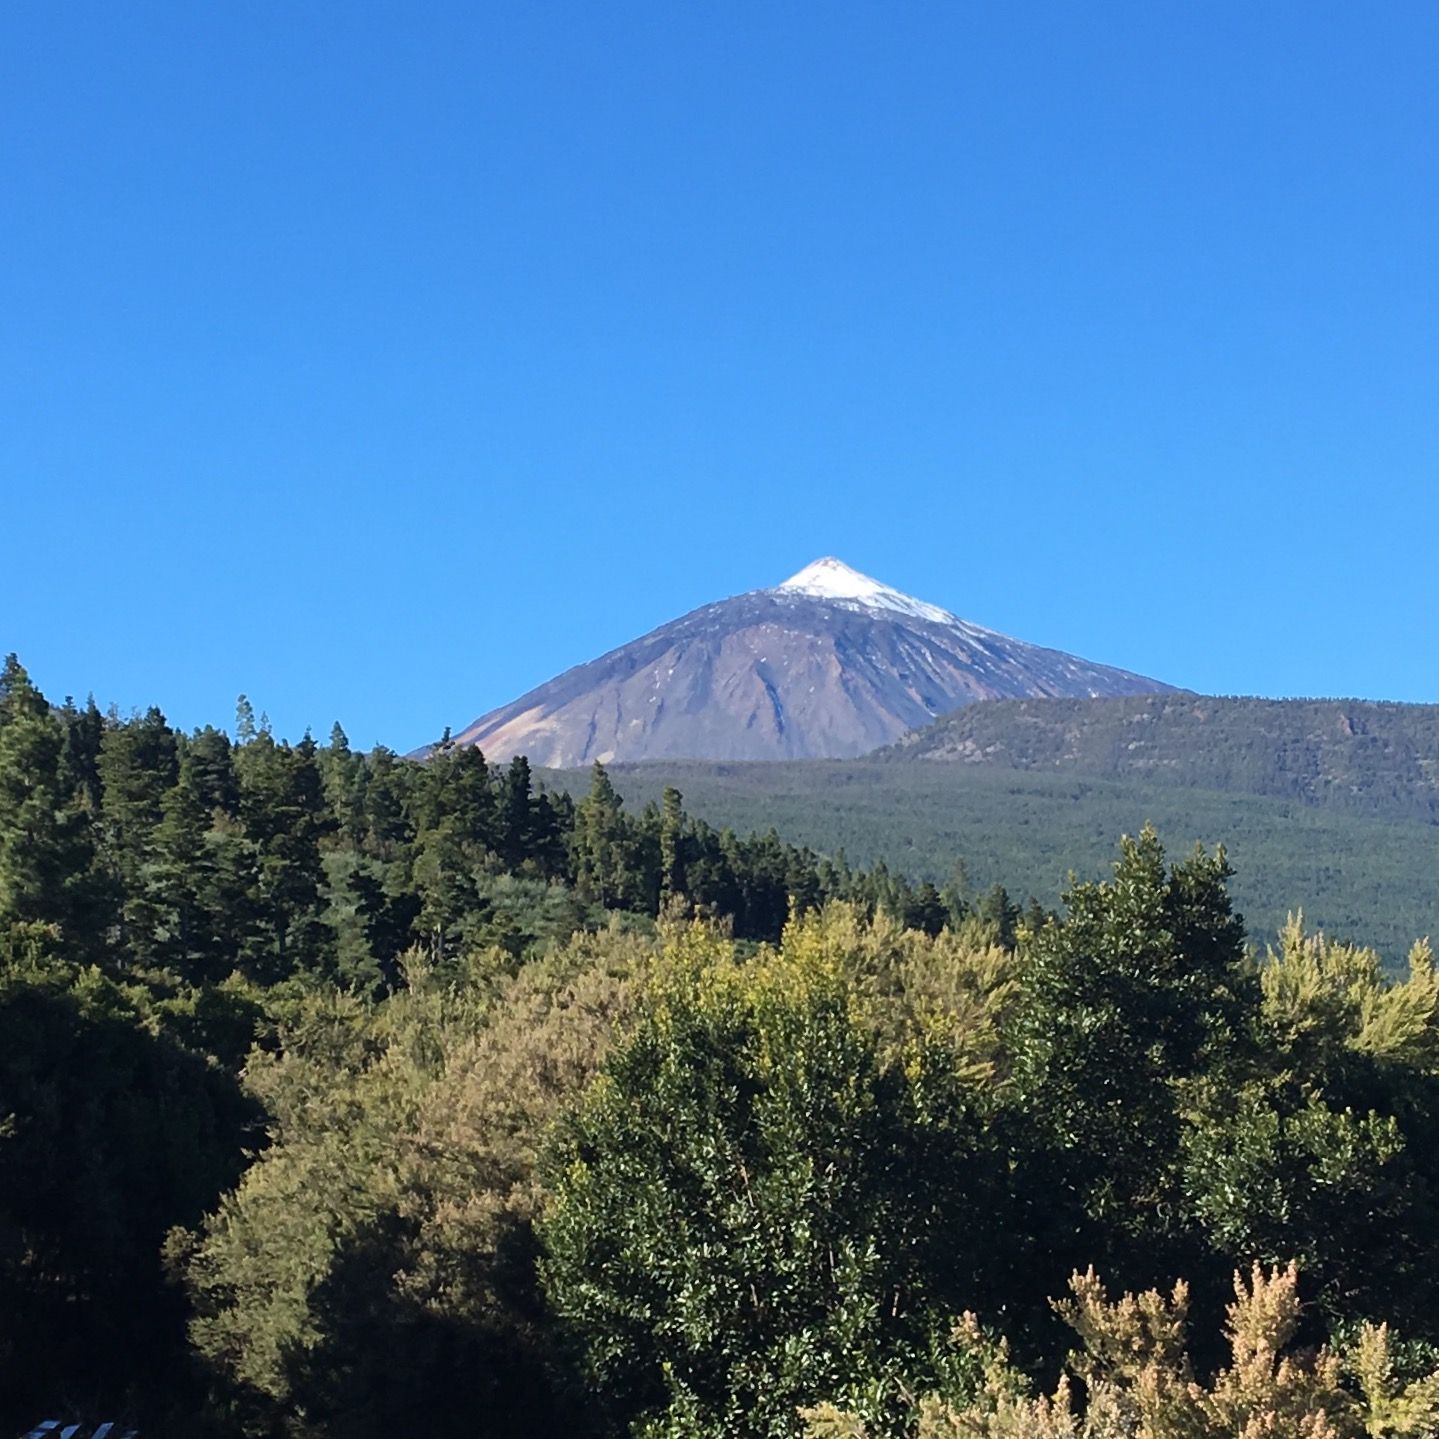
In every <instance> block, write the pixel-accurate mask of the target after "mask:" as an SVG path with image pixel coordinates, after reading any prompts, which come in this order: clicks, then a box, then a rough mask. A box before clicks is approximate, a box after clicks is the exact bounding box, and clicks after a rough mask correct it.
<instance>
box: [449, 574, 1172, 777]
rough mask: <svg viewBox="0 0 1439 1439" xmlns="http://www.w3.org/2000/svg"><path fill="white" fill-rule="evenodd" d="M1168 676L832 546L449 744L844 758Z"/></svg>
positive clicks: (563, 764) (538, 759) (1152, 685)
mask: <svg viewBox="0 0 1439 1439" xmlns="http://www.w3.org/2000/svg"><path fill="white" fill-rule="evenodd" d="M1171 689H1172V686H1170V685H1166V684H1161V683H1159V682H1158V681H1157V680H1150V679H1145V678H1143V676H1141V675H1134V674H1129V673H1128V672H1127V671H1125V670H1117V669H1111V668H1109V667H1108V666H1107V665H1096V664H1091V663H1090V662H1089V661H1088V660H1082V659H1076V658H1075V657H1074V656H1073V655H1067V654H1063V653H1061V652H1060V651H1058V650H1048V649H1041V648H1040V647H1039V646H1037V645H1031V644H1026V643H1024V641H1022V640H1015V639H1010V638H1009V637H1008V636H1006V635H1001V634H997V633H996V632H995V631H993V630H987V629H982V628H981V627H980V626H979V625H974V624H970V623H969V622H968V621H967V620H962V619H960V618H959V617H958V616H957V615H953V614H951V613H950V612H949V611H948V610H945V609H941V608H940V607H939V606H938V605H932V604H927V603H926V602H925V601H924V600H918V599H915V598H914V597H913V596H911V595H907V594H904V593H902V592H901V591H899V590H896V589H892V588H891V587H890V586H889V585H885V584H881V583H880V582H879V581H878V580H874V579H871V578H870V577H869V576H868V575H862V574H860V573H859V571H858V570H853V569H851V568H850V567H849V566H848V565H846V564H844V563H842V562H841V561H840V560H837V559H833V558H831V557H828V556H826V557H825V558H824V559H819V560H816V561H815V562H814V563H813V564H810V565H806V566H805V567H804V569H802V570H801V571H800V572H799V573H798V574H797V575H793V576H791V578H789V579H787V580H786V581H785V582H784V583H783V584H781V585H776V586H775V587H774V588H773V589H767V590H752V591H750V592H749V593H748V594H743V595H736V596H734V597H733V598H732V599H727V600H720V601H718V602H717V603H716V604H711V605H704V606H703V607H701V608H700V609H697V610H692V611H691V612H690V613H689V614H687V615H684V616H682V617H681V618H680V619H677V620H672V621H671V622H670V623H669V624H666V625H661V626H660V627H659V629H657V630H651V631H650V633H649V634H647V635H643V636H642V637H641V638H639V639H637V640H632V641H631V642H630V643H629V644H627V645H622V646H621V647H620V648H619V649H617V650H611V651H610V653H609V654H607V655H601V656H600V658H599V659H596V660H591V661H590V662H589V663H588V664H582V665H577V666H576V667H575V668H574V669H571V670H566V671H565V673H564V674H562V675H559V676H557V677H556V678H555V679H552V680H550V681H548V682H547V683H545V684H542V685H540V686H539V688H538V689H533V690H531V691H530V692H529V693H528V694H526V695H522V696H521V697H520V698H519V699H517V700H515V701H513V702H512V703H511V704H507V705H504V706H502V707H501V708H500V709H497V710H491V711H490V713H489V714H486V715H482V716H481V717H480V718H479V719H477V720H476V721H475V722H474V723H473V724H471V725H470V726H468V727H467V728H466V729H464V730H463V731H462V732H461V733H460V734H458V735H456V736H455V741H456V743H458V744H474V745H479V746H480V748H481V749H482V750H484V752H485V754H486V755H487V756H488V757H490V758H492V759H496V760H507V759H510V758H512V757H513V756H515V755H518V754H523V755H527V756H528V757H529V759H530V762H531V763H532V764H536V765H544V766H547V767H552V768H557V769H567V768H572V767H575V766H580V765H587V764H589V763H591V762H592V761H594V760H600V761H602V762H603V763H606V764H608V763H609V762H610V761H612V760H620V761H624V760H648V759H735V760H739V759H841V758H848V757H851V756H854V755H860V754H864V753H866V752H867V751H869V750H872V749H875V748H877V747H878V746H880V745H884V744H890V743H892V742H893V741H895V740H897V739H898V738H899V737H900V736H901V735H902V734H904V733H905V732H906V731H908V730H911V729H913V728H915V726H917V725H923V724H928V723H929V721H930V720H932V719H933V718H934V717H935V716H936V715H939V714H943V713H945V712H946V711H948V710H953V709H958V708H959V707H960V706H961V705H967V704H972V703H973V702H974V701H976V700H986V699H1023V698H1040V697H1045V696H1050V697H1069V698H1083V697H1089V696H1097V695H1128V694H1152V693H1161V692H1167V691H1169V690H1171Z"/></svg>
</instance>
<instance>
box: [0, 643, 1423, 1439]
mask: <svg viewBox="0 0 1439 1439" xmlns="http://www.w3.org/2000/svg"><path fill="white" fill-rule="evenodd" d="M1115 844H1116V851H1115V853H1116V857H1115V859H1114V862H1113V865H1112V870H1111V873H1110V876H1109V877H1108V878H1106V879H1102V880H1076V881H1074V883H1073V884H1072V885H1071V887H1070V888H1069V890H1068V891H1067V892H1066V894H1065V895H1064V896H1063V901H1062V904H1061V905H1060V907H1059V908H1057V909H1054V910H1049V909H1046V908H1044V907H1043V906H1041V905H1040V904H1038V903H1035V902H1030V903H1028V904H1026V905H1023V906H1021V905H1020V904H1017V903H1016V902H1015V901H1014V900H1013V899H1012V898H1011V896H1010V894H1009V893H1008V892H1007V891H1006V890H1005V889H1004V888H1002V887H1000V886H997V885H996V886H992V887H990V888H989V889H987V890H985V891H984V892H983V893H981V894H974V893H972V892H971V891H970V889H969V887H968V886H967V885H966V884H965V883H964V882H963V880H962V877H956V878H955V879H954V880H953V881H952V882H950V883H948V884H945V885H939V884H937V883H931V882H926V881H923V880H921V881H918V882H914V881H911V880H909V879H906V878H905V877H903V876H901V875H899V874H897V873H892V872H891V871H890V870H889V869H887V868H885V867H884V866H882V865H877V866H874V867H869V868H864V867H857V866H853V865H851V864H849V863H847V862H846V861H845V859H844V856H843V854H842V853H840V852H838V851H837V850H836V851H835V852H833V853H828V852H827V853H823V854H821V853H817V852H816V851H815V850H814V849H810V848H806V847H803V846H798V845H794V844H790V843H786V842H785V841H784V840H782V839H781V838H780V837H779V836H778V835H776V834H775V833H774V832H772V831H771V832H768V833H760V834H753V835H748V836H745V835H740V834H736V833H735V832H733V831H731V830H728V829H716V828H714V827H712V826H711V825H709V824H707V823H705V822H704V820H703V819H701V818H698V817H695V816H692V815H690V814H688V813H687V812H686V810H685V808H684V803H683V800H682V797H681V795H680V794H679V793H678V792H677V791H676V790H675V789H673V788H668V789H666V790H665V791H664V792H663V793H662V794H661V795H660V796H659V798H658V799H657V800H656V801H655V802H653V803H649V804H646V805H645V806H644V807H643V808H641V809H639V810H638V811H636V812H631V811H630V810H628V809H627V808H626V807H625V806H624V805H623V804H622V803H621V800H620V798H619V796H618V794H617V793H616V790H615V788H614V786H613V784H612V783H611V779H610V776H608V775H607V774H606V773H605V771H604V770H603V768H601V767H598V766H597V767H596V768H595V770H594V772H593V774H592V775H591V777H590V780H589V785H588V789H587V791H585V792H584V793H583V794H582V795H579V796H578V797H572V796H571V795H570V794H569V793H567V792H565V791H564V790H562V789H558V788H553V787H549V786H547V785H546V784H544V783H542V782H541V781H539V780H537V778H536V777H535V776H534V775H532V773H531V772H530V769H529V766H528V765H527V764H526V763H525V761H524V760H523V759H518V760H515V761H513V762H511V763H510V764H508V765H505V766H492V765H490V764H488V763H487V762H486V760H485V759H484V757H483V756H482V755H481V754H480V753H479V752H478V751H476V750H474V749H470V748H464V747H457V746H453V745H450V744H448V743H446V742H442V743H441V744H440V745H439V746H438V747H436V749H435V750H434V751H433V752H432V753H431V754H430V756H429V757H428V758H427V759H426V760H425V761H424V762H417V761H412V760H405V759H402V758H400V757H398V756H396V755H395V754H393V753H391V752H389V751H387V750H384V749H376V750H373V751H371V752H369V753H367V754H360V753H356V752H354V751H352V750H351V748H350V746H349V744H348V742H347V741H346V739H345V736H344V734H343V731H342V730H341V729H340V728H339V727H338V726H336V728H335V730H334V731H333V733H332V734H331V736H330V740H329V743H328V744H326V745H319V744H316V743H315V742H314V741H313V740H312V739H310V738H309V737H308V736H307V737H305V738H303V739H301V740H300V741H299V742H297V743H293V744H292V743H289V742H286V741H283V740H279V739H276V738H275V736H274V735H273V734H272V733H271V732H270V727H269V725H268V724H267V723H266V722H265V720H264V719H263V717H260V718H256V716H255V715H254V713H253V711H252V709H251V708H250V706H249V704H248V702H245V701H243V700H242V702H241V704H240V706H239V709H238V713H237V716H236V722H235V726H234V731H233V734H227V733H226V732H224V731H222V730H220V729H218V728H213V727H211V728H205V729H201V730H198V731H194V732H190V733H184V732H180V731H178V730H176V729H174V728H172V727H171V725H170V724H169V723H168V722H167V721H166V719H165V717H164V716H163V714H162V713H161V712H160V711H159V710H158V709H151V710H148V711H146V712H144V713H139V714H132V715H127V716H121V715H118V714H115V713H109V714H106V713H104V712H102V711H100V710H99V709H98V708H97V707H96V706H95V704H94V703H93V702H91V703H89V704H86V705H84V706H79V705H76V704H74V703H72V702H70V701H69V700H66V701H65V702H63V703H61V704H58V705H57V704H52V703H51V702H50V701H49V700H47V699H46V697H45V696H44V695H42V694H41V693H39V691H38V690H37V689H36V688H35V686H34V685H33V684H32V683H31V681H30V680H29V678H28V676H27V675H26V672H25V671H24V669H23V667H22V666H21V665H20V664H19V662H18V660H16V659H15V658H14V657H13V656H12V657H11V658H10V659H9V661H7V663H6V665H5V668H4V671H3V675H0V1286H3V1295H0V1418H3V1420H4V1422H5V1423H7V1424H9V1425H10V1427H11V1429H12V1430H13V1431H15V1432H18V1431H19V1430H21V1429H22V1428H23V1427H25V1426H26V1425H28V1424H30V1423H33V1422H34V1421H35V1420H36V1419H38V1418H39V1417H41V1415H42V1414H46V1415H50V1414H55V1415H62V1416H73V1417H75V1418H82V1417H88V1418H90V1419H91V1420H94V1419H96V1418H99V1417H116V1416H124V1417H125V1418H127V1419H129V1420H131V1421H133V1422H135V1423H137V1424H139V1425H140V1426H141V1428H142V1432H144V1433H145V1434H147V1435H188V1434H197V1435H198V1434H202V1433H203V1434H207V1435H234V1436H242V1435H266V1436H270V1435H272V1436H276V1439H301V1436H306V1439H309V1436H313V1439H320V1436H341V1435H344V1436H376V1439H378V1436H389V1435H397V1434H400V1433H428V1434H436V1435H450V1434H453V1435H456V1436H458V1435H468V1436H495V1439H509V1436H518V1435H522V1434H523V1435H537V1436H547V1435H554V1436H560V1435H565V1436H581V1439H585V1436H593V1439H618V1436H625V1435H632V1436H637V1439H700V1436H738V1439H783V1436H793V1439H826V1436H828V1439H861V1436H868V1439H901V1436H923V1439H960V1436H973V1439H1021V1436H1035V1439H1079V1436H1085V1439H1121V1436H1130V1439H1221V1436H1224V1439H1227V1436H1236V1439H1261V1436H1288V1435H1293V1436H1296V1439H1333V1436H1343V1439H1349V1436H1353V1439H1359V1436H1364V1435H1374V1436H1392V1439H1421V1436H1430V1435H1434V1434H1436V1433H1439V1248H1436V1244H1435V1239H1434V1235H1435V1232H1436V1221H1439V1212H1436V1211H1439V974H1436V971H1435V962H1434V956H1433V953H1432V951H1431V950H1430V948H1429V947H1428V945H1427V944H1426V943H1424V942H1422V941H1421V942H1417V943H1415V944H1414V946H1413V949H1412V951H1411V952H1410V954H1409V957H1408V962H1407V966H1406V967H1405V969H1404V971H1403V973H1402V974H1397V975H1396V974H1394V973H1391V972H1390V971H1388V970H1386V968H1385V966H1384V964H1383V963H1382V962H1381V960H1380V957H1379V955H1378V954H1377V953H1376V952H1375V951H1374V950H1372V949H1369V948H1365V947H1363V946H1362V945H1361V944H1358V943H1354V942H1350V940H1349V939H1348V938H1343V939H1341V938H1338V937H1334V936H1330V935H1326V934H1324V933H1322V932H1319V931H1317V930H1314V929H1311V928H1307V927H1306V925H1305V923H1304V920H1303V919H1302V917H1301V916H1300V914H1299V906H1300V905H1301V904H1302V903H1303V901H1304V899H1305V896H1303V895H1296V896H1294V897H1293V903H1294V906H1295V915H1294V917H1293V918H1292V919H1291V921H1290V922H1289V923H1288V925H1287V926H1285V928H1284V929H1283V931H1282V932H1281V933H1279V934H1278V935H1277V936H1276V937H1275V938H1274V940H1273V942H1272V943H1265V942H1264V941H1263V940H1262V939H1260V938H1259V937H1256V936H1251V935H1250V934H1248V933H1247V932H1246V929H1245V926H1244V924H1243V921H1242V920H1241V919H1240V918H1239V916H1238V915H1237V913H1236V912H1235V907H1234V904H1233V902H1232V899H1231V882H1232V880H1233V877H1234V876H1233V871H1232V868H1231V865H1230V863H1229V860H1228V857H1227V856H1226V854H1225V852H1224V851H1223V850H1222V849H1216V850H1205V849H1202V848H1198V849H1195V850H1194V851H1192V852H1189V853H1185V854H1182V855H1179V856H1177V857H1176V856H1173V855H1170V854H1167V853H1166V851H1165V848H1164V846H1163V844H1162V843H1161V839H1160V837H1159V835H1157V834H1156V833H1155V832H1154V831H1153V830H1152V829H1149V828H1146V829H1144V830H1143V831H1141V832H1139V833H1137V834H1136V835H1134V836H1132V837H1128V838H1123V839H1121V838H1120V837H1119V836H1118V835H1116V836H1115ZM956 858H958V857H957V856H956Z"/></svg>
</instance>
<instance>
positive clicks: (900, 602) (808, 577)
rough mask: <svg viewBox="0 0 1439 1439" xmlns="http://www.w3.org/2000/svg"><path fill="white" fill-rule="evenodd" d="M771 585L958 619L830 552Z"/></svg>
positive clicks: (935, 618)
mask: <svg viewBox="0 0 1439 1439" xmlns="http://www.w3.org/2000/svg"><path fill="white" fill-rule="evenodd" d="M775 588H776V589H777V590H778V591H780V592H782V593H787V594H801V595H809V596H811V597H812V598H814V599H821V600H841V601H846V602H848V603H850V604H857V605H868V606H871V607H872V608H875V609H882V610H896V611H898V612H899V613H900V614H902V615H912V616H914V618H916V619H921V620H930V621H932V622H933V623H934V624H937V625H954V624H958V623H960V621H959V618H958V616H956V615H952V614H951V613H950V612H949V611H948V610H942V609H940V607H939V606H938V605H931V604H926V603H925V602H924V601H923V600H917V599H915V597H914V596H913V595H907V594H905V593H904V592H903V591H902V590H896V589H893V588H891V587H890V586H889V585H883V584H881V583H880V582H879V581H878V580H873V579H871V578H870V577H869V576H868V575H862V574H860V572H859V571H858V570H855V569H851V568H850V567H849V566H848V565H847V564H845V562H844V561H843V560H837V559H835V558H834V556H833V555H826V556H825V557H824V558H823V559H820V560H815V561H814V563H813V564H808V565H806V566H805V567H804V568H803V569H802V570H801V571H800V572H799V573H798V574H797V575H791V576H790V577H789V579H787V580H786V581H785V582H784V583H783V584H782V585H776V586H775Z"/></svg>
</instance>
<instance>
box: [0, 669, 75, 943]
mask: <svg viewBox="0 0 1439 1439" xmlns="http://www.w3.org/2000/svg"><path fill="white" fill-rule="evenodd" d="M64 744H65V737H64V731H63V729H62V727H61V724H60V722H59V720H58V719H57V718H56V717H55V716H54V715H53V714H52V713H51V711H50V706H49V705H48V704H47V703H46V701H45V697H44V695H42V694H41V693H40V691H39V690H37V689H36V688H35V686H34V685H33V684H31V682H30V676H29V675H28V674H27V673H26V672H25V669H24V667H23V666H22V665H21V664H20V661H19V660H18V659H17V658H16V657H15V656H14V655H13V654H12V655H10V656H9V657H8V658H7V659H6V661H5V666H4V670H3V672H0V922H7V923H17V922H18V923H24V922H27V921H29V922H40V923H47V924H54V925H58V926H60V928H61V929H62V931H63V932H64V933H65V934H66V935H67V936H68V937H70V938H71V939H72V940H75V941H76V942H77V943H78V944H81V945H86V946H94V945H95V944H97V943H98V941H99V934H98V926H99V923H100V914H99V899H100V895H99V892H98V886H97V883H96V877H95V874H94V868H93V863H94V842H93V836H92V832H91V826H90V820H89V816H88V814H87V813H86V810H85V808H84V806H83V804H82V803H81V802H80V800H79V798H78V797H77V795H76V794H75V793H74V791H73V790H72V789H71V788H70V787H69V785H67V783H66V776H65V774H64V766H63V763H62V757H63V751H64Z"/></svg>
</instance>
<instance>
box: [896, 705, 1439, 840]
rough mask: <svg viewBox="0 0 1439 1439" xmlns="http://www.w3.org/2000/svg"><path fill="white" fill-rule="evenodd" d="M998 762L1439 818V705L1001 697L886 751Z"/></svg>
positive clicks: (1352, 810) (1392, 815)
mask: <svg viewBox="0 0 1439 1439" xmlns="http://www.w3.org/2000/svg"><path fill="white" fill-rule="evenodd" d="M883 757H884V758H887V759H892V760H895V761H904V760H930V761H935V762H946V763H955V764H967V765H985V766H991V767H994V768H998V769H1017V770H1036V771H1039V772H1042V773H1060V774H1065V775H1083V776H1087V777H1091V778H1095V779H1130V778H1133V779H1141V780H1144V781H1146V782H1148V783H1153V784H1172V785H1183V786H1188V787H1191V788H1196V789H1211V790H1226V791H1230V792H1233V793H1238V794H1248V795H1270V796H1274V797H1275V798H1279V799H1296V800H1301V801H1303V802H1304V803H1306V804H1314V805H1321V806H1323V807H1325V808H1327V809H1336V810H1342V811H1344V812H1345V813H1348V814H1357V815H1365V816H1370V817H1373V818H1377V819H1391V820H1414V821H1418V822H1420V823H1427V824H1439V705H1406V704H1378V703H1375V702H1372V701H1368V700H1261V699H1224V698H1217V697H1214V696H1210V695H1138V696H1124V697H1121V698H1117V699H1092V700H1090V699H1086V700H1068V699H1055V700H1048V699H1046V700H1027V699H1026V700H999V701H996V702H995V703H993V704H984V705H972V706H970V707H968V708H966V709H963V710H960V711H958V712H956V713H955V714H952V715H946V716H945V717H944V718H943V719H940V720H936V721H935V723H934V724H932V725H928V726H926V727H925V728H923V729H918V730H915V731H914V732H913V733H911V734H908V735H906V736H905V737H904V739H903V740H901V741H900V742H899V743H898V744H896V745H893V746H891V747H890V748H889V749H887V750H885V751H883Z"/></svg>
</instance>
